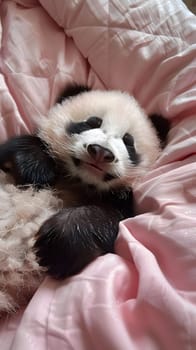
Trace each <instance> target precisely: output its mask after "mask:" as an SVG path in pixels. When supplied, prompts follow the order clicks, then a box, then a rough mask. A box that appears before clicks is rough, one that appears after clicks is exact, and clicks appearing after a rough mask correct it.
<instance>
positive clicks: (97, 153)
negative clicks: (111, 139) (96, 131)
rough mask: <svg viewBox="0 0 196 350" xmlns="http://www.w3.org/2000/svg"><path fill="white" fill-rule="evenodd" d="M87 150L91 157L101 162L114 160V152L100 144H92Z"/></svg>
mask: <svg viewBox="0 0 196 350" xmlns="http://www.w3.org/2000/svg"><path fill="white" fill-rule="evenodd" d="M87 152H88V154H89V155H90V156H91V158H92V159H93V160H94V161H96V162H99V163H111V162H113V161H114V159H115V157H114V154H113V153H112V152H111V151H110V150H109V149H108V148H105V147H103V146H101V145H98V144H90V145H88V147H87Z"/></svg>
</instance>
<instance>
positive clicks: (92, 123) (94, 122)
mask: <svg viewBox="0 0 196 350" xmlns="http://www.w3.org/2000/svg"><path fill="white" fill-rule="evenodd" d="M101 124H102V119H101V118H99V117H94V116H93V117H90V118H88V119H87V120H85V121H83V122H78V123H74V122H71V123H70V124H69V125H68V126H67V128H66V130H67V133H68V134H69V135H74V134H81V133H82V132H84V131H88V130H91V129H97V128H100V126H101Z"/></svg>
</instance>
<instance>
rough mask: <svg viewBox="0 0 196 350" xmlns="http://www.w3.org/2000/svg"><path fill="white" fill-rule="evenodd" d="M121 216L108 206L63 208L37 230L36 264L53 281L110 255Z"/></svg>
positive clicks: (117, 211)
mask: <svg viewBox="0 0 196 350" xmlns="http://www.w3.org/2000/svg"><path fill="white" fill-rule="evenodd" d="M122 218H123V217H122V213H121V212H120V211H119V210H117V209H113V208H111V207H109V206H105V207H104V206H100V205H87V206H80V207H72V208H67V209H66V208H64V209H62V210H61V211H59V212H58V213H57V214H56V215H54V216H52V217H51V218H50V219H48V220H47V221H46V222H45V223H44V224H43V225H42V227H41V228H40V230H39V232H38V234H37V237H36V242H35V246H34V248H35V253H36V256H37V259H38V262H39V264H40V265H41V266H43V267H45V268H46V270H47V272H48V273H49V274H50V275H51V276H53V277H55V278H64V277H67V276H71V275H74V274H76V273H78V272H80V271H81V270H82V269H83V268H84V267H85V266H86V265H87V264H88V263H90V262H91V261H93V260H94V259H95V258H96V257H97V256H99V255H102V254H105V253H108V252H113V251H114V242H115V239H116V236H117V234H118V226H119V221H120V220H121V219H122Z"/></svg>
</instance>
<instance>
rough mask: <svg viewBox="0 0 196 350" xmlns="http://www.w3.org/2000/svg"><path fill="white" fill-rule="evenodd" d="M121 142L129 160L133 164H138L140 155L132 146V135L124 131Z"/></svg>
mask: <svg viewBox="0 0 196 350" xmlns="http://www.w3.org/2000/svg"><path fill="white" fill-rule="evenodd" d="M122 140H123V142H124V144H125V146H126V149H127V152H128V155H129V159H130V160H131V162H132V164H134V165H138V164H139V162H140V156H139V154H138V153H137V152H136V149H135V147H134V138H133V136H132V135H130V134H128V133H126V134H125V135H124V136H123V139H122Z"/></svg>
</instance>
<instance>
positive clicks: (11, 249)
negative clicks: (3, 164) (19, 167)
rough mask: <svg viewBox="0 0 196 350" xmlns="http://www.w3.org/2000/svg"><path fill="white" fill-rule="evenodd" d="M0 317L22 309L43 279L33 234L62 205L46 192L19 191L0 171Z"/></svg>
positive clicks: (50, 193)
mask: <svg viewBox="0 0 196 350" xmlns="http://www.w3.org/2000/svg"><path fill="white" fill-rule="evenodd" d="M0 198H1V206H0V218H1V220H0V317H3V316H5V314H6V313H12V312H14V311H16V310H18V308H21V307H22V306H26V304H27V302H28V301H29V299H30V298H31V297H32V295H33V293H34V292H35V290H36V289H37V288H38V286H39V285H40V283H41V281H42V280H43V278H44V269H42V268H41V267H40V266H39V265H38V264H37V262H36V258H35V254H34V252H33V249H32V247H33V245H34V242H35V234H36V233H37V232H38V230H39V228H40V226H41V225H42V223H43V222H44V221H45V220H47V219H48V218H49V217H50V216H51V215H53V214H55V213H56V212H57V210H58V209H59V208H61V206H62V203H61V200H60V199H57V197H56V196H55V194H53V193H52V192H51V191H50V190H42V191H39V192H36V191H34V190H33V189H32V188H27V189H26V190H21V189H19V188H16V186H14V185H13V184H12V183H11V178H9V177H8V176H6V174H5V173H4V172H2V171H0Z"/></svg>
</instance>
